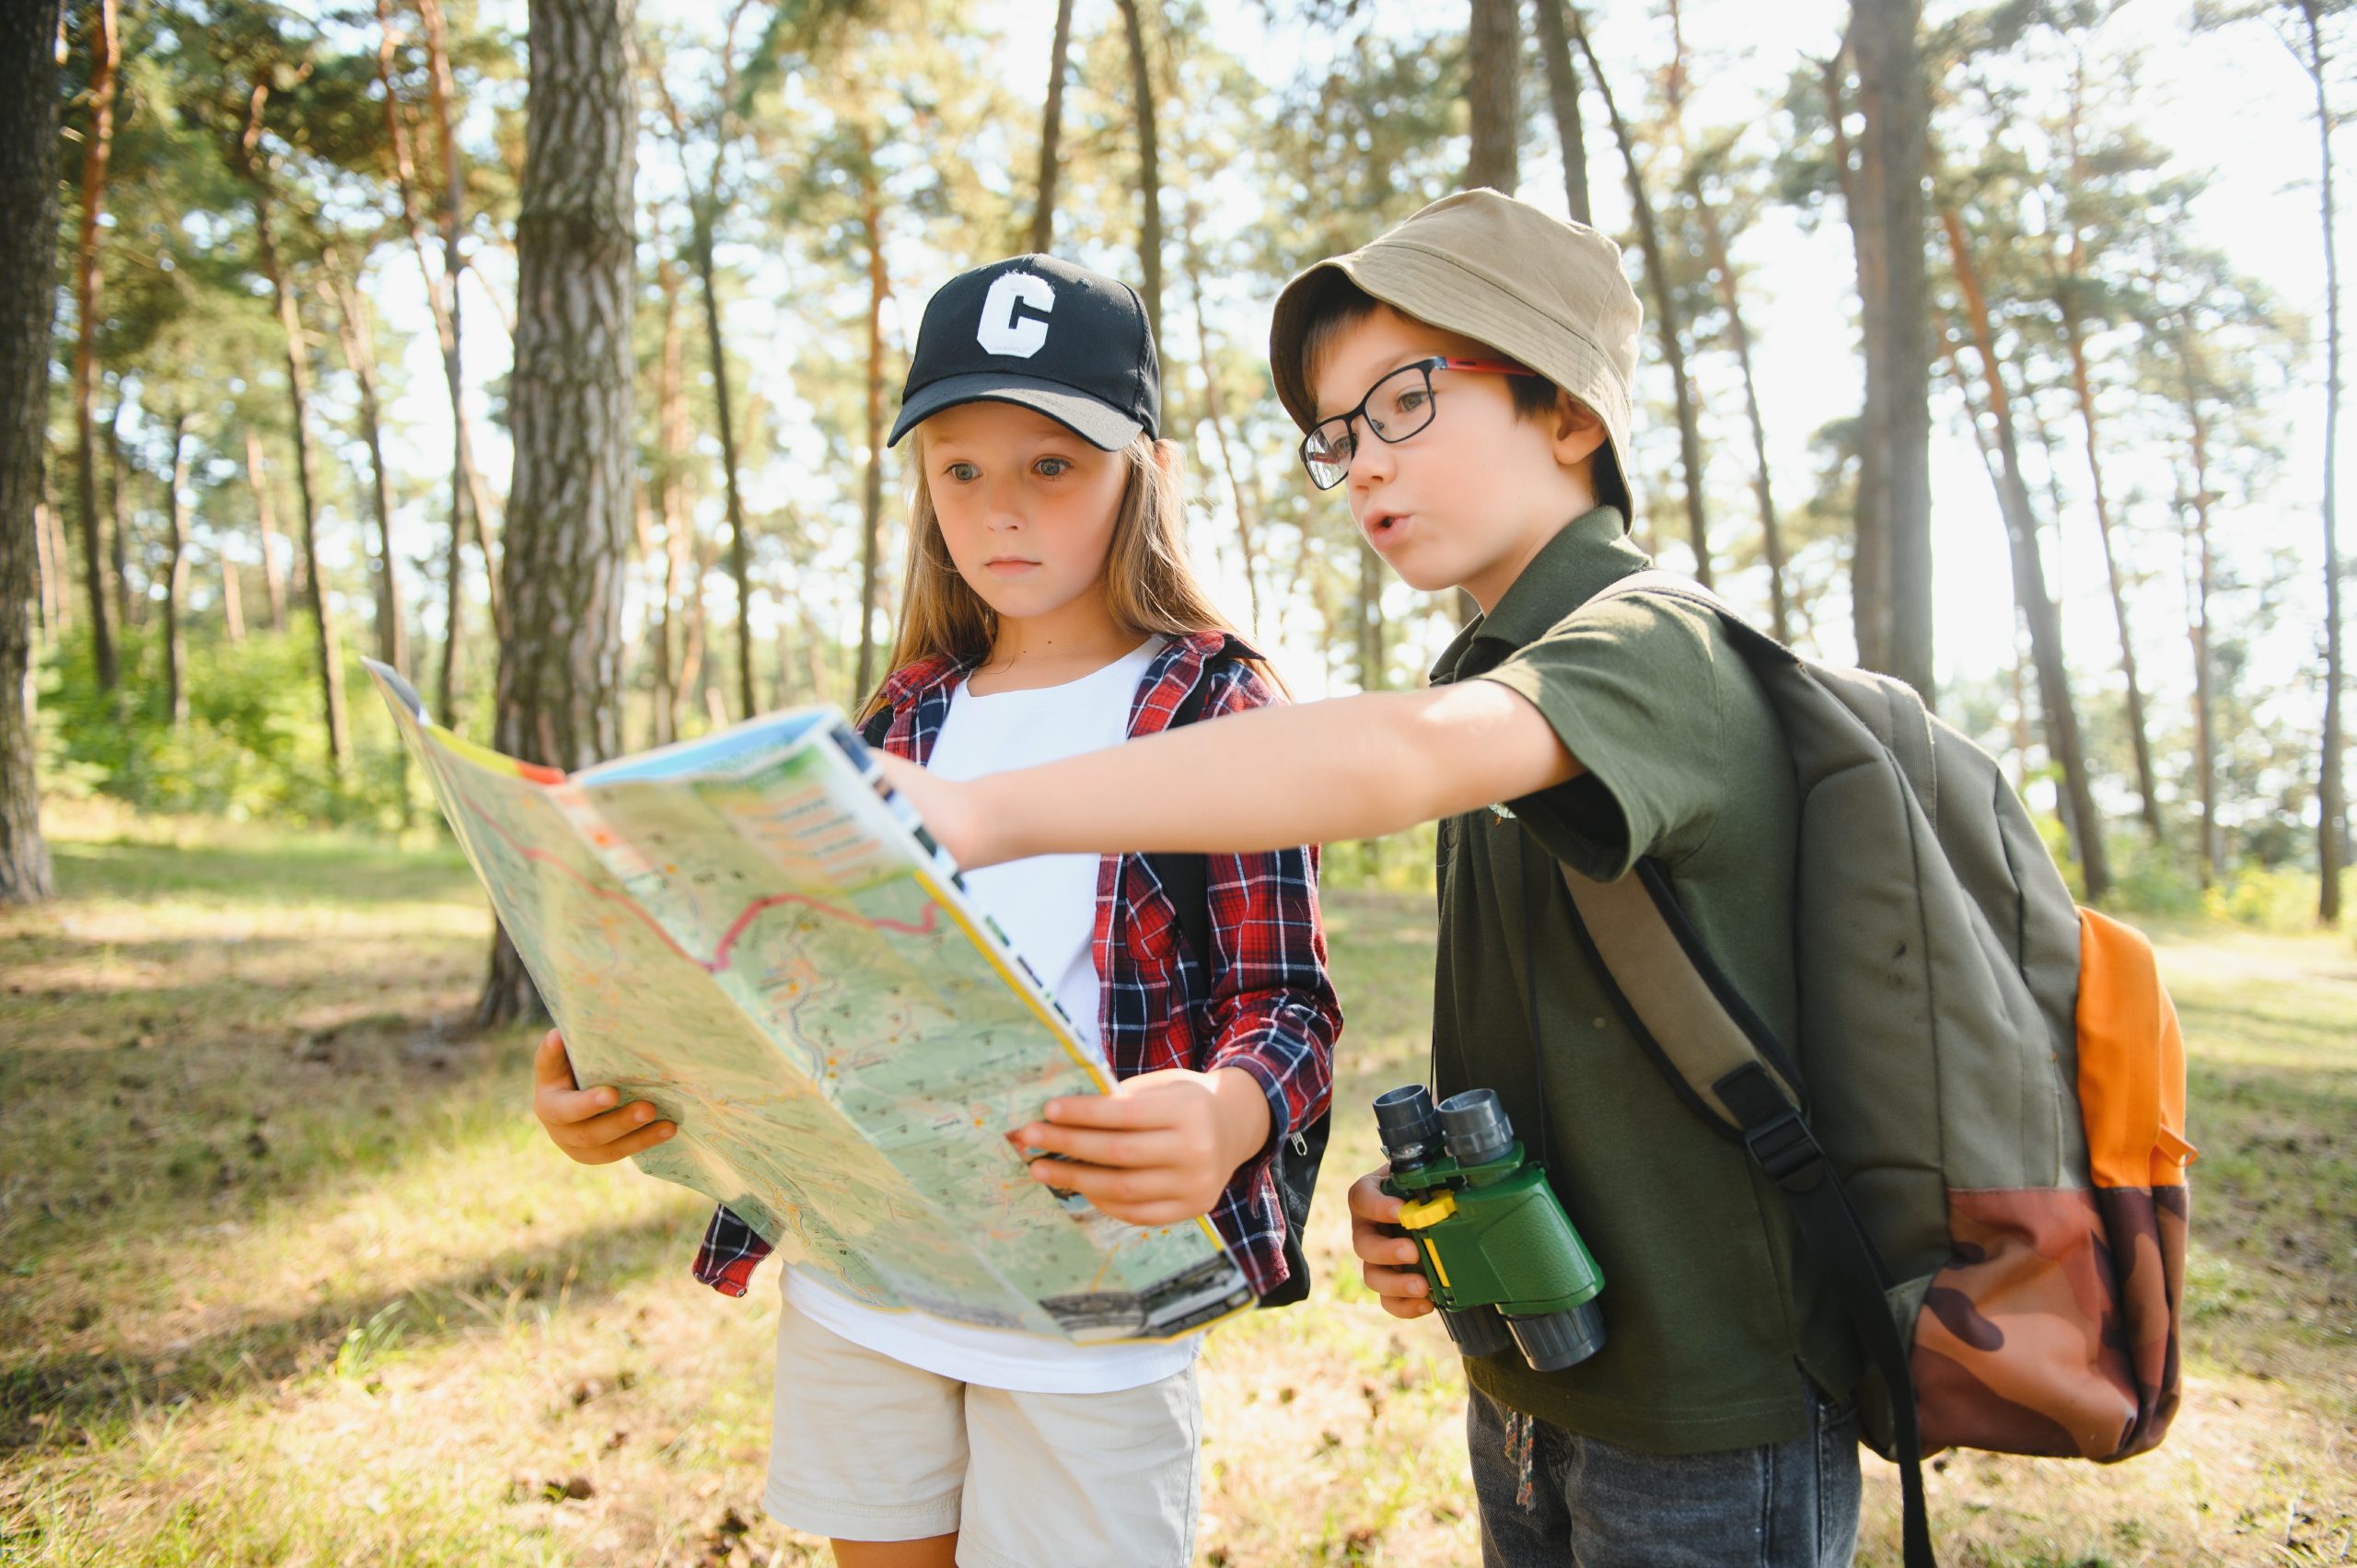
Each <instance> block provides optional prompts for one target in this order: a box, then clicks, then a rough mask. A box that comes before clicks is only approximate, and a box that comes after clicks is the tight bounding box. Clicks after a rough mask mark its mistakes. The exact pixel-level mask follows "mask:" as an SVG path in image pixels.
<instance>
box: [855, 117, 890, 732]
mask: <svg viewBox="0 0 2357 1568" xmlns="http://www.w3.org/2000/svg"><path fill="white" fill-rule="evenodd" d="M861 167H862V168H863V169H865V171H866V172H865V178H866V180H867V184H866V188H865V191H864V192H862V197H861V201H862V205H861V208H860V219H861V222H862V224H863V225H864V226H865V230H866V236H867V470H866V473H865V475H864V476H863V482H862V485H861V491H860V540H859V676H858V679H857V680H856V681H855V682H854V683H853V687H854V690H856V691H857V692H858V693H859V701H861V702H863V703H865V701H866V700H867V695H868V693H869V692H871V691H875V689H876V688H875V685H874V684H873V682H874V681H875V679H877V676H878V674H879V673H880V672H878V671H877V669H876V668H875V664H876V636H875V628H876V578H877V559H876V557H877V549H878V548H879V538H880V536H881V535H882V533H883V531H884V434H885V425H884V392H885V387H884V298H885V295H886V293H887V292H888V279H887V277H886V275H885V272H884V215H883V210H882V207H881V205H880V204H879V203H880V197H879V195H878V192H877V189H876V183H875V167H874V165H872V164H869V163H865V162H863V163H862V165H861Z"/></svg>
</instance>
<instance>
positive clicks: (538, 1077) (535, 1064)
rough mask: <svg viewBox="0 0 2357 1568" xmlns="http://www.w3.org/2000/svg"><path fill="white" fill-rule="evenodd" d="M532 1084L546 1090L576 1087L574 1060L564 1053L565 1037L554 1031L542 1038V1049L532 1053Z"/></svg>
mask: <svg viewBox="0 0 2357 1568" xmlns="http://www.w3.org/2000/svg"><path fill="white" fill-rule="evenodd" d="M532 1082H533V1083H534V1084H535V1085H537V1086H540V1087H541V1088H544V1089H549V1088H553V1089H570V1088H574V1087H575V1083H574V1081H573V1063H572V1060H571V1059H570V1058H569V1057H567V1056H566V1055H565V1053H564V1036H563V1035H561V1034H559V1033H558V1032H557V1031H556V1030H554V1029H551V1030H550V1031H549V1032H548V1033H546V1034H544V1035H542V1036H541V1037H540V1049H539V1050H537V1051H533V1052H532Z"/></svg>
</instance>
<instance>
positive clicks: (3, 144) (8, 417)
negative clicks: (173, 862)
mask: <svg viewBox="0 0 2357 1568" xmlns="http://www.w3.org/2000/svg"><path fill="white" fill-rule="evenodd" d="M57 24H58V3H57V0H36V3H35V4H30V5H21V6H0V904H29V903H39V902H41V901H42V900H47V899H49V898H52V897H53V896H54V895H55V893H56V890H57V889H56V883H55V880H54V878H53V877H52V871H51V867H50V859H49V845H48V842H47V841H45V840H44V839H43V838H42V837H41V781H40V779H39V777H38V776H37V774H36V772H35V769H34V766H33V753H34V748H33V713H32V681H31V674H32V625H31V604H32V598H33V580H32V577H33V570H34V566H35V563H36V562H37V560H38V559H39V557H40V555H41V542H40V540H41V536H40V532H39V530H40V529H41V528H42V527H43V524H44V514H45V513H47V512H49V511H50V507H49V504H48V499H47V495H46V493H45V487H44V477H45V470H46V466H47V464H46V457H47V453H46V449H45V445H44V442H43V432H44V429H45V427H46V426H47V424H48V423H49V356H50V331H51V328H52V325H53V324H54V320H55V315H56V309H57V294H56V290H55V288H54V286H53V280H54V277H55V270H56V264H57V247H56V244H55V237H56V234H57V48H56V46H57ZM63 543H64V540H63V539H62V538H61V539H59V540H56V544H63ZM52 549H54V546H52ZM63 564H64V563H63V562H62V561H61V562H57V563H54V564H53V566H52V570H55V569H57V568H58V567H62V566H63ZM56 591H57V593H58V595H59V597H60V598H61V599H62V598H63V597H64V585H63V584H62V583H60V584H59V585H58V588H57V590H56Z"/></svg>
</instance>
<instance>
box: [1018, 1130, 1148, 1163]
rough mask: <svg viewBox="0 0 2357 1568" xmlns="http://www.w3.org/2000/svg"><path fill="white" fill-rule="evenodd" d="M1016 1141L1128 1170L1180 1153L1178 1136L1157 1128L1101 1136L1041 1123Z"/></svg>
mask: <svg viewBox="0 0 2357 1568" xmlns="http://www.w3.org/2000/svg"><path fill="white" fill-rule="evenodd" d="M1016 1137H1017V1138H1018V1139H1020V1141H1021V1142H1022V1143H1023V1144H1024V1145H1025V1146H1026V1147H1027V1148H1034V1149H1040V1150H1044V1151H1045V1152H1046V1153H1048V1154H1051V1155H1061V1156H1063V1157H1064V1158H1066V1159H1068V1160H1073V1161H1075V1162H1079V1163H1083V1164H1087V1165H1102V1166H1112V1167H1122V1168H1131V1169H1134V1168H1137V1167H1144V1166H1154V1165H1165V1164H1168V1163H1170V1162H1171V1161H1173V1160H1174V1159H1175V1158H1176V1157H1177V1156H1178V1155H1179V1148H1178V1146H1177V1145H1178V1143H1179V1139H1178V1136H1177V1134H1175V1133H1173V1132H1169V1131H1167V1129H1164V1128H1160V1127H1146V1128H1141V1129H1138V1130H1136V1131H1130V1132H1100V1131H1097V1130H1095V1129H1091V1128H1086V1127H1062V1126H1058V1125H1057V1124H1056V1123H1054V1122H1051V1121H1044V1122H1040V1123H1039V1124H1037V1125H1036V1126H1032V1127H1027V1128H1025V1129H1024V1130H1023V1132H1019V1133H1017V1134H1016Z"/></svg>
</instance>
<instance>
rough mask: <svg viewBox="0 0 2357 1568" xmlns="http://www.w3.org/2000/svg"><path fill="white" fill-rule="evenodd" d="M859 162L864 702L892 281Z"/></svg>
mask: <svg viewBox="0 0 2357 1568" xmlns="http://www.w3.org/2000/svg"><path fill="white" fill-rule="evenodd" d="M860 167H861V170H862V178H863V180H865V188H864V189H863V190H862V192H861V193H860V222H861V224H862V225H863V226H864V228H865V233H866V236H867V470H866V472H865V475H864V476H863V483H862V486H861V495H860V540H859V674H858V679H856V680H855V681H854V682H853V689H854V690H856V691H858V693H859V700H860V701H861V702H865V701H866V700H867V694H868V693H869V692H870V691H874V690H875V686H874V685H873V681H874V679H875V678H876V676H877V670H876V668H875V666H876V636H875V628H876V579H877V561H876V555H877V548H878V540H879V538H880V536H881V535H882V533H883V530H884V390H885V389H884V299H885V295H886V293H887V292H888V286H889V285H888V279H887V277H886V275H885V272H884V216H883V209H882V206H881V197H880V195H879V193H878V192H877V189H876V172H875V167H874V165H873V164H871V163H868V162H867V161H866V160H865V159H863V160H862V161H861V165H860ZM1150 309H1151V307H1150V306H1149V310H1150ZM1158 336H1159V334H1157V337H1158Z"/></svg>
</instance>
